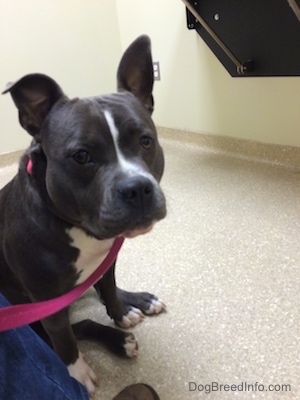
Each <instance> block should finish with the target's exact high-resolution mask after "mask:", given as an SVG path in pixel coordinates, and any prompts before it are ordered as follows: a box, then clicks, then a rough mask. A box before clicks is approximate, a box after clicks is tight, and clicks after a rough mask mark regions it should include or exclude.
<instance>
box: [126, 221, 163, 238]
mask: <svg viewBox="0 0 300 400" xmlns="http://www.w3.org/2000/svg"><path fill="white" fill-rule="evenodd" d="M155 223H156V221H153V222H151V224H149V225H147V226H145V227H139V228H133V229H128V230H126V231H125V232H123V234H122V236H124V237H125V238H128V239H132V238H135V237H136V236H140V235H145V234H146V233H148V232H150V231H151V230H152V229H153V226H154V225H155Z"/></svg>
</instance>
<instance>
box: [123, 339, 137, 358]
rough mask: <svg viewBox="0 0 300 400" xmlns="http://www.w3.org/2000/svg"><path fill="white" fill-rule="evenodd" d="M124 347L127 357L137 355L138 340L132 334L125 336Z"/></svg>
mask: <svg viewBox="0 0 300 400" xmlns="http://www.w3.org/2000/svg"><path fill="white" fill-rule="evenodd" d="M124 348H125V353H126V356H127V357H129V358H134V357H136V356H137V355H138V342H137V340H136V339H135V337H134V336H133V335H128V336H127V337H126V339H125V344H124Z"/></svg>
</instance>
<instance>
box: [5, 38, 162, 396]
mask: <svg viewBox="0 0 300 400" xmlns="http://www.w3.org/2000/svg"><path fill="white" fill-rule="evenodd" d="M117 88H118V90H117V92H116V93H113V94H108V95H100V96H95V97H89V98H75V99H69V98H68V97H67V96H66V95H65V94H64V92H63V91H62V89H61V88H60V86H59V85H58V84H57V83H56V82H55V81H54V80H53V79H52V78H50V77H48V76H46V75H43V74H30V75H26V76H24V77H23V78H21V79H20V80H18V81H17V82H15V83H10V84H8V86H7V87H6V89H5V91H4V92H3V93H10V94H11V96H12V98H13V101H14V103H15V105H16V107H17V109H18V113H19V121H20V124H21V126H22V127H23V128H24V129H25V130H26V131H27V132H28V133H29V134H30V135H31V136H32V138H33V140H32V142H31V144H30V146H29V148H28V149H27V150H26V151H25V153H24V154H23V156H22V157H21V160H20V164H19V170H18V173H17V175H16V176H15V177H14V178H13V179H12V180H11V181H10V182H9V183H8V184H7V185H6V186H5V187H4V188H3V189H2V190H1V192H0V236H1V249H0V291H1V292H2V293H3V295H4V296H5V297H6V298H7V299H8V300H9V301H10V302H11V303H12V304H18V303H26V302H37V301H43V300H48V299H52V298H55V297H57V296H60V295H62V294H64V293H66V292H68V291H70V290H71V289H72V288H74V287H75V286H76V285H78V284H79V283H81V282H83V281H84V280H86V279H87V278H88V277H89V276H90V275H91V274H92V273H93V272H94V270H95V269H96V268H97V267H98V265H99V264H100V262H101V261H102V260H103V258H104V257H105V255H106V254H107V252H108V250H109V249H110V247H111V246H112V243H113V241H114V239H115V238H116V237H118V236H122V235H123V236H124V237H127V238H133V237H135V236H137V235H140V234H145V233H147V232H149V231H150V230H151V229H152V227H153V225H154V224H155V223H156V222H157V221H159V220H161V219H163V218H164V217H165V215H166V200H165V196H164V194H163V192H162V189H161V188H160V185H159V182H160V179H161V177H162V174H163V169H164V156H163V151H162V148H161V146H160V145H159V142H158V138H157V132H156V129H155V126H154V123H153V121H152V119H151V114H152V111H153V106H154V101H153V95H152V89H153V65H152V56H151V43H150V39H149V38H148V36H146V35H143V36H140V37H138V38H137V39H136V40H135V41H134V42H133V43H132V44H131V45H130V46H129V47H128V49H127V50H126V51H125V52H124V54H123V56H122V58H121V61H120V64H119V67H118V70H117ZM94 286H95V288H96V291H97V292H98V294H99V295H100V297H101V300H102V301H103V303H104V304H105V305H106V309H107V313H108V315H109V316H110V317H111V318H112V319H113V320H114V321H115V323H116V324H117V325H118V326H120V327H122V328H128V327H130V326H134V325H136V324H137V323H138V322H140V321H141V320H142V319H143V316H144V314H155V313H159V312H161V311H163V310H164V308H165V305H164V303H163V302H162V301H160V300H159V299H158V298H157V297H156V296H154V295H152V294H150V293H146V292H143V293H139V292H137V293H130V292H127V291H125V290H122V289H120V288H118V287H117V286H116V282H115V263H114V264H113V265H112V266H111V268H110V269H109V270H108V272H107V273H106V274H105V275H104V276H103V277H102V278H101V279H100V280H99V281H98V282H97V283H96V284H95V285H94ZM41 324H42V327H43V329H44V330H45V332H46V333H47V335H48V337H49V338H50V341H51V344H52V346H53V348H54V350H55V351H56V353H57V354H58V355H59V356H60V358H61V359H62V360H63V361H64V362H65V364H66V365H67V367H68V369H69V372H70V375H71V376H73V377H74V378H76V379H77V380H78V381H80V382H81V383H82V384H83V385H85V387H86V388H87V390H88V392H89V393H90V394H92V393H93V392H94V390H95V385H96V383H97V378H96V375H95V373H94V372H93V370H92V369H91V368H90V367H89V366H88V365H87V363H86V362H85V361H84V358H83V355H82V354H81V353H80V352H79V351H78V347H77V344H76V339H90V340H94V341H99V342H101V343H103V344H105V345H107V346H108V347H109V348H110V349H111V350H113V351H114V352H115V353H117V354H120V355H126V356H128V357H134V356H136V355H137V350H138V346H137V341H136V340H135V338H134V336H133V335H132V334H131V333H127V332H124V331H121V330H118V329H115V328H112V327H108V326H103V325H101V324H98V323H96V322H93V321H91V320H85V321H81V322H79V323H77V324H74V325H73V326H71V325H70V321H69V315H68V308H67V309H64V310H62V311H60V312H58V313H56V314H55V315H52V316H51V317H48V318H45V319H44V320H42V321H41Z"/></svg>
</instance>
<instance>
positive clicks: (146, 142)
mask: <svg viewBox="0 0 300 400" xmlns="http://www.w3.org/2000/svg"><path fill="white" fill-rule="evenodd" d="M140 145H141V146H142V147H143V149H146V150H147V149H150V147H151V146H152V138H151V137H149V136H143V137H141V138H140Z"/></svg>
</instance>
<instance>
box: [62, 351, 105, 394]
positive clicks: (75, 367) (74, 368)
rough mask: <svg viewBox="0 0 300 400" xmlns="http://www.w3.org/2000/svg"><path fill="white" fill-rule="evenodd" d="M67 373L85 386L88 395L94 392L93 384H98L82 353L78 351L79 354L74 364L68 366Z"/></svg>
mask: <svg viewBox="0 0 300 400" xmlns="http://www.w3.org/2000/svg"><path fill="white" fill-rule="evenodd" d="M68 370H69V374H70V375H71V376H72V377H73V378H75V379H77V380H78V381H79V382H80V383H81V384H82V385H83V386H85V387H86V389H87V391H88V392H89V395H90V396H93V395H94V393H95V386H97V385H98V381H97V377H96V375H95V373H94V371H93V370H92V368H90V367H89V366H88V364H87V363H86V362H85V361H84V357H83V354H82V353H80V352H79V356H78V358H77V360H76V362H75V363H74V364H70V365H69V366H68Z"/></svg>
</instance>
